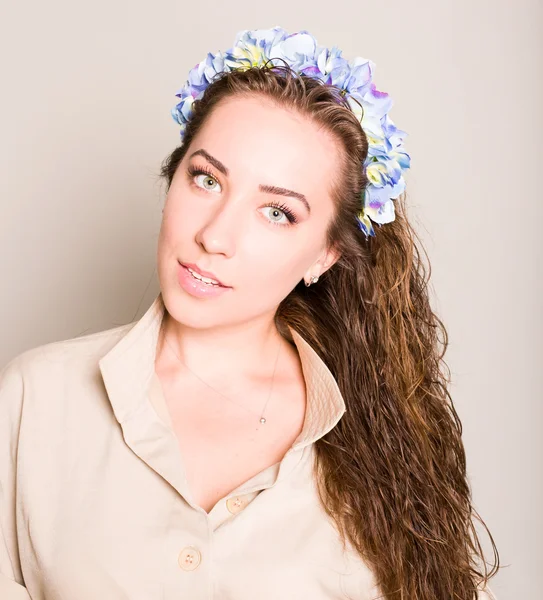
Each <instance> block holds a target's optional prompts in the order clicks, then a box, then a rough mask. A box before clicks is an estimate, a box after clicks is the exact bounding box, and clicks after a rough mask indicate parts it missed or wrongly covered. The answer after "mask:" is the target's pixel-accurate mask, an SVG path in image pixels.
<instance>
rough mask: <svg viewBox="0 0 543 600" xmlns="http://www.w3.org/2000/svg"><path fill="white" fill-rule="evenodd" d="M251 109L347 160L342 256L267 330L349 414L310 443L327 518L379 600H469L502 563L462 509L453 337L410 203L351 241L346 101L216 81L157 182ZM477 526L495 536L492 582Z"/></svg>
mask: <svg viewBox="0 0 543 600" xmlns="http://www.w3.org/2000/svg"><path fill="white" fill-rule="evenodd" d="M254 95H261V96H264V97H266V98H268V99H272V100H273V101H274V102H275V103H276V105H277V106H279V107H284V108H286V109H289V110H293V109H294V110H296V111H298V112H299V114H302V115H305V116H306V117H307V118H309V119H310V120H311V121H312V122H314V123H316V124H317V125H318V126H324V127H325V128H326V129H327V130H328V131H330V132H331V133H332V134H333V135H334V136H335V139H336V140H337V141H338V142H339V148H340V149H343V151H342V156H341V159H342V170H341V172H340V176H339V177H338V180H337V181H335V182H333V184H334V185H333V187H334V193H333V201H334V206H335V212H334V217H333V219H332V220H331V222H330V224H329V227H328V230H327V234H326V235H327V240H328V244H329V246H330V247H333V246H335V247H336V248H338V249H339V251H340V253H341V256H340V258H339V260H338V261H337V262H336V263H335V264H334V265H333V266H332V267H331V268H330V269H328V270H327V271H326V272H325V273H324V274H322V275H321V277H320V279H319V281H318V283H317V284H314V285H311V286H310V287H306V286H305V285H304V282H303V280H301V281H300V282H299V284H298V285H297V286H296V287H295V288H294V289H293V290H292V291H291V292H290V293H289V295H288V296H287V297H286V298H285V299H284V300H283V301H282V302H281V304H280V305H279V307H278V309H277V312H276V317H275V322H276V326H277V328H278V330H279V331H280V333H281V334H282V335H283V336H284V337H285V338H286V339H289V340H290V341H291V342H292V339H291V336H290V334H289V332H288V327H287V326H286V325H287V324H288V325H289V326H290V327H293V328H294V329H296V330H297V331H298V332H299V333H300V334H301V335H302V336H303V337H304V338H305V339H306V340H307V341H308V342H309V343H310V344H311V345H312V347H313V348H314V349H315V350H316V352H317V353H318V354H319V356H320V357H321V359H322V360H323V361H324V363H325V364H326V365H327V367H328V368H329V369H330V371H331V372H332V373H333V375H334V376H335V378H336V380H337V383H338V386H339V388H340V390H341V392H342V394H343V397H344V399H345V403H346V406H347V412H346V413H345V414H344V416H343V417H342V419H341V420H340V421H339V423H338V424H337V425H336V426H335V427H334V429H332V430H331V431H330V432H329V433H327V434H326V435H325V436H323V437H322V438H321V439H319V440H317V441H316V442H315V448H316V462H315V477H316V481H317V486H318V492H319V496H320V501H321V502H322V506H323V508H324V510H325V511H326V513H327V514H328V515H329V516H330V517H331V518H332V520H333V522H335V524H336V525H337V530H338V532H339V534H340V539H341V540H342V542H343V544H345V541H346V539H348V540H349V541H350V543H351V544H352V546H353V547H354V549H355V550H356V551H357V552H358V553H359V555H360V557H361V558H362V559H363V561H365V563H366V564H368V566H369V567H370V568H371V569H372V571H373V572H374V574H375V577H376V582H377V584H378V586H379V588H380V591H381V592H382V594H383V596H384V597H385V598H387V599H388V600H451V599H453V598H454V599H458V600H472V599H474V598H477V590H478V589H480V587H479V586H480V584H481V582H482V583H483V584H484V585H486V582H487V580H488V579H489V578H490V577H492V576H493V575H495V573H496V572H497V571H498V568H499V555H498V552H497V548H496V546H495V544H494V540H493V539H492V535H490V531H489V530H488V527H487V526H486V525H485V524H484V521H483V520H482V519H481V517H480V516H479V514H478V513H477V511H476V510H475V509H474V507H473V506H472V502H471V490H470V485H469V482H468V479H467V473H466V457H465V450H464V446H463V443H462V439H461V434H462V425H461V422H460V419H459V417H458V415H457V413H456V410H455V408H454V406H453V403H452V401H451V398H450V394H449V391H448V384H449V382H450V371H449V369H448V367H447V366H446V364H445V362H444V361H443V356H444V353H445V350H446V348H447V345H448V335H447V331H446V329H445V327H444V325H443V323H442V321H441V320H440V319H439V318H438V317H437V316H436V314H434V312H433V311H432V309H431V307H430V302H429V295H428V280H429V276H430V266H429V263H428V260H427V259H428V256H427V254H426V251H424V250H423V248H422V244H421V243H420V239H419V238H418V236H417V235H416V233H415V231H414V229H413V227H412V226H411V225H410V223H409V222H408V220H407V217H406V208H405V197H406V194H405V193H404V194H402V196H401V197H400V198H398V199H397V200H395V208H396V219H395V221H394V222H392V223H390V224H387V225H384V226H382V227H377V229H376V236H375V237H370V238H368V239H366V237H365V235H364V234H363V232H362V231H361V230H360V229H359V227H358V224H357V221H356V215H357V213H358V212H359V211H360V193H361V191H362V190H363V189H364V188H365V186H366V185H367V184H368V180H367V177H366V174H365V173H364V170H363V169H362V168H361V165H362V164H363V163H364V161H365V159H366V157H367V153H368V141H367V138H366V135H365V133H364V131H363V129H362V127H361V124H360V121H359V120H358V119H357V118H356V116H355V115H354V113H353V112H352V110H351V109H350V108H349V105H348V103H347V101H346V99H345V98H344V97H343V95H342V93H341V91H340V90H338V89H337V88H335V87H334V86H331V85H327V84H324V83H323V82H321V81H319V80H316V79H313V78H310V77H306V76H304V75H299V74H297V73H295V72H293V71H291V69H290V67H288V65H286V66H277V65H270V64H269V63H268V64H266V65H264V66H254V67H251V68H249V69H245V70H234V71H230V72H225V73H219V74H218V75H217V76H216V77H215V79H214V80H213V81H212V83H211V84H210V85H209V86H208V87H207V88H206V90H205V92H204V94H203V97H202V98H201V99H199V100H196V101H195V102H194V104H193V107H192V108H193V114H192V116H191V119H190V121H189V122H188V123H187V127H186V130H185V132H184V136H183V143H182V145H180V146H179V147H178V148H176V149H175V150H174V151H173V152H172V154H171V155H170V156H168V157H167V158H166V159H165V160H164V161H163V163H162V165H161V170H160V177H162V178H164V179H165V180H166V185H167V189H168V190H169V188H170V184H171V182H172V178H173V176H174V174H175V171H176V169H177V167H178V165H179V163H180V162H181V160H182V159H183V157H184V155H185V153H186V151H187V149H188V147H189V145H190V144H191V141H192V140H193V138H194V137H195V136H196V134H197V133H198V131H199V130H200V128H201V127H202V125H203V124H204V123H205V121H206V119H207V118H208V117H209V115H210V114H211V112H212V110H213V109H214V107H216V106H217V104H218V103H219V102H220V101H221V100H222V99H224V98H226V97H231V96H238V97H239V96H245V97H247V96H252V97H254ZM419 248H420V249H419ZM423 257H424V260H423ZM474 518H476V519H477V520H478V521H479V522H481V523H482V524H483V526H484V527H485V529H486V531H487V532H488V534H489V536H490V540H491V543H492V548H493V551H494V558H495V564H494V566H493V568H492V570H491V571H490V572H488V570H487V567H486V562H485V560H484V555H483V550H482V547H481V544H480V542H479V539H478V536H477V532H476V529H475V526H474ZM481 562H482V565H484V572H481V570H480V569H481V566H480V563H481ZM481 587H483V586H481Z"/></svg>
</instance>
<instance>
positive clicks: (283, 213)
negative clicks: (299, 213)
mask: <svg viewBox="0 0 543 600" xmlns="http://www.w3.org/2000/svg"><path fill="white" fill-rule="evenodd" d="M264 210H265V211H266V213H267V214H266V216H267V217H268V219H269V220H270V221H271V222H272V223H273V224H274V225H291V224H292V223H296V222H297V221H298V219H297V218H296V215H295V214H294V213H293V212H292V211H291V210H289V208H288V207H286V206H284V205H279V204H272V205H270V206H266V207H265V208H264Z"/></svg>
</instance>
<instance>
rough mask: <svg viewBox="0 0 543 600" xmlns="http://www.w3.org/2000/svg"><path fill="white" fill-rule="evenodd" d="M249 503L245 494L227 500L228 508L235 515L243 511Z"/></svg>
mask: <svg viewBox="0 0 543 600" xmlns="http://www.w3.org/2000/svg"><path fill="white" fill-rule="evenodd" d="M247 504H248V500H247V498H246V497H244V496H233V497H232V498H228V500H227V501H226V508H228V510H229V511H230V512H231V513H232V514H233V515H235V514H236V513H239V512H240V511H242V510H243V509H244V508H245V507H246V506H247Z"/></svg>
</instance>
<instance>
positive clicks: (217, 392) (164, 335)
mask: <svg viewBox="0 0 543 600" xmlns="http://www.w3.org/2000/svg"><path fill="white" fill-rule="evenodd" d="M160 328H161V330H162V333H163V338H164V341H165V342H166V344H167V345H168V346H169V348H170V350H171V351H172V352H173V354H174V355H175V357H176V358H177V360H178V361H179V362H180V363H181V364H182V365H183V366H184V367H186V368H187V369H188V370H189V371H190V372H191V373H192V374H193V375H194V376H195V377H196V378H198V379H199V380H200V381H201V382H202V383H203V384H204V385H206V386H207V387H208V388H209V389H211V390H213V391H214V392H215V393H216V394H219V396H222V397H223V398H225V399H226V400H228V401H229V402H232V403H233V404H235V405H236V406H241V407H242V408H244V409H245V410H247V411H249V412H252V413H253V414H258V415H259V417H260V423H262V425H264V424H265V423H266V418H265V417H264V412H265V410H266V406H267V405H268V402H269V400H270V397H271V393H272V389H273V382H274V380H275V370H276V368H277V361H278V360H279V352H280V350H281V342H279V347H278V348H277V356H276V357H275V366H274V368H273V375H272V380H271V384H270V391H269V393H268V399H267V400H266V404H264V408H263V409H262V413H255V411H254V410H251V409H250V408H247V407H246V406H243V405H242V404H239V403H238V402H234V400H232V399H231V398H228V396H225V395H224V394H222V393H221V392H219V391H218V390H216V389H215V388H214V387H211V386H210V385H209V383H206V382H205V381H204V380H203V379H202V378H201V377H200V376H198V375H197V374H196V373H195V372H194V371H193V370H192V369H191V368H190V367H188V366H187V365H186V364H185V363H184V362H183V361H182V360H181V359H180V358H179V356H178V354H177V352H176V351H175V350H174V349H173V347H172V346H171V344H170V342H168V339H167V338H166V331H165V330H164V319H163V320H162V323H161V325H160Z"/></svg>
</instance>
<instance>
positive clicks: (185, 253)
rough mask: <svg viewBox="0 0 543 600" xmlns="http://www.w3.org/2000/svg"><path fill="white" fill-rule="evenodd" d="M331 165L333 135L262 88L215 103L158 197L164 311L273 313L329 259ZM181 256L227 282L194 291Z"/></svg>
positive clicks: (200, 319) (234, 315) (335, 165)
mask: <svg viewBox="0 0 543 600" xmlns="http://www.w3.org/2000/svg"><path fill="white" fill-rule="evenodd" d="M338 169H339V159H338V149H337V146H336V144H335V141H334V140H333V138H332V137H331V135H330V134H329V133H328V132H325V131H323V130H319V128H318V126H317V125H315V124H314V123H312V122H310V121H309V120H308V119H307V118H304V117H302V116H301V115H299V114H297V113H296V114H294V113H293V112H289V111H287V110H285V109H283V108H279V107H277V106H275V105H273V104H271V103H270V102H269V101H266V100H265V99H263V98H261V97H260V98H259V97H251V98H242V97H236V98H228V99H226V100H224V101H222V102H221V103H220V104H218V105H217V106H216V107H215V110H214V111H213V113H212V114H211V115H210V117H209V118H208V120H207V121H206V123H205V125H204V126H203V127H202V129H201V130H200V132H199V134H198V135H197V136H196V137H195V138H194V139H193V141H192V143H191V145H190V147H189V149H188V151H187V152H186V154H185V157H184V158H183V160H182V162H181V163H180V164H179V166H178V168H177V170H176V173H175V176H174V178H173V180H172V184H171V186H170V189H169V192H168V195H167V197H166V203H165V207H164V213H163V221H162V226H161V230H160V236H159V242H158V252H157V267H158V275H159V280H160V287H161V290H162V294H163V297H164V301H165V304H166V306H167V308H168V311H169V312H170V313H171V314H172V316H173V317H174V318H175V319H176V320H178V321H180V322H183V323H185V324H186V325H189V324H190V325H191V326H194V327H207V326H212V325H221V324H222V325H225V324H227V323H228V324H233V323H236V322H238V323H239V322H245V321H248V320H250V319H258V318H261V317H264V316H265V315H268V316H273V314H274V313H275V311H276V309H277V306H278V305H279V303H280V302H281V301H282V300H283V299H284V298H285V296H287V295H288V294H289V293H290V292H291V291H292V289H293V288H294V287H295V286H296V285H297V284H298V283H299V282H300V280H301V279H302V278H304V277H305V278H306V279H307V280H309V279H310V277H311V276H313V275H320V274H322V273H323V272H324V271H325V270H326V269H328V268H329V267H330V266H332V264H333V263H334V262H335V261H336V260H337V258H338V257H337V255H335V254H334V253H332V252H327V249H326V247H325V244H326V239H325V232H326V228H327V226H328V223H329V222H330V219H331V218H332V216H333V212H334V206H333V201H332V198H331V196H330V188H331V181H332V179H333V177H334V176H335V175H336V173H337V171H338ZM274 190H275V192H276V193H274ZM277 192H282V193H277ZM179 263H184V264H187V263H189V264H194V265H197V267H198V268H199V269H201V270H203V271H207V272H210V273H213V275H211V276H210V277H212V278H214V279H218V280H219V281H220V282H222V283H223V284H224V285H226V286H228V289H223V290H222V293H220V294H218V295H213V294H210V295H209V296H208V297H197V296H194V295H193V294H191V293H190V292H188V291H187V287H186V286H188V288H189V289H193V287H203V286H205V284H203V283H199V282H198V281H194V280H193V279H192V275H190V274H189V273H187V272H186V270H185V269H183V267H181V266H180V264H179ZM180 273H181V278H182V279H183V277H185V280H187V281H188V283H185V284H183V283H180V280H179V275H180ZM316 285H318V283H317V284H316ZM216 290H217V288H213V289H212V290H211V292H216ZM205 291H206V290H205V289H204V294H205Z"/></svg>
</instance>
